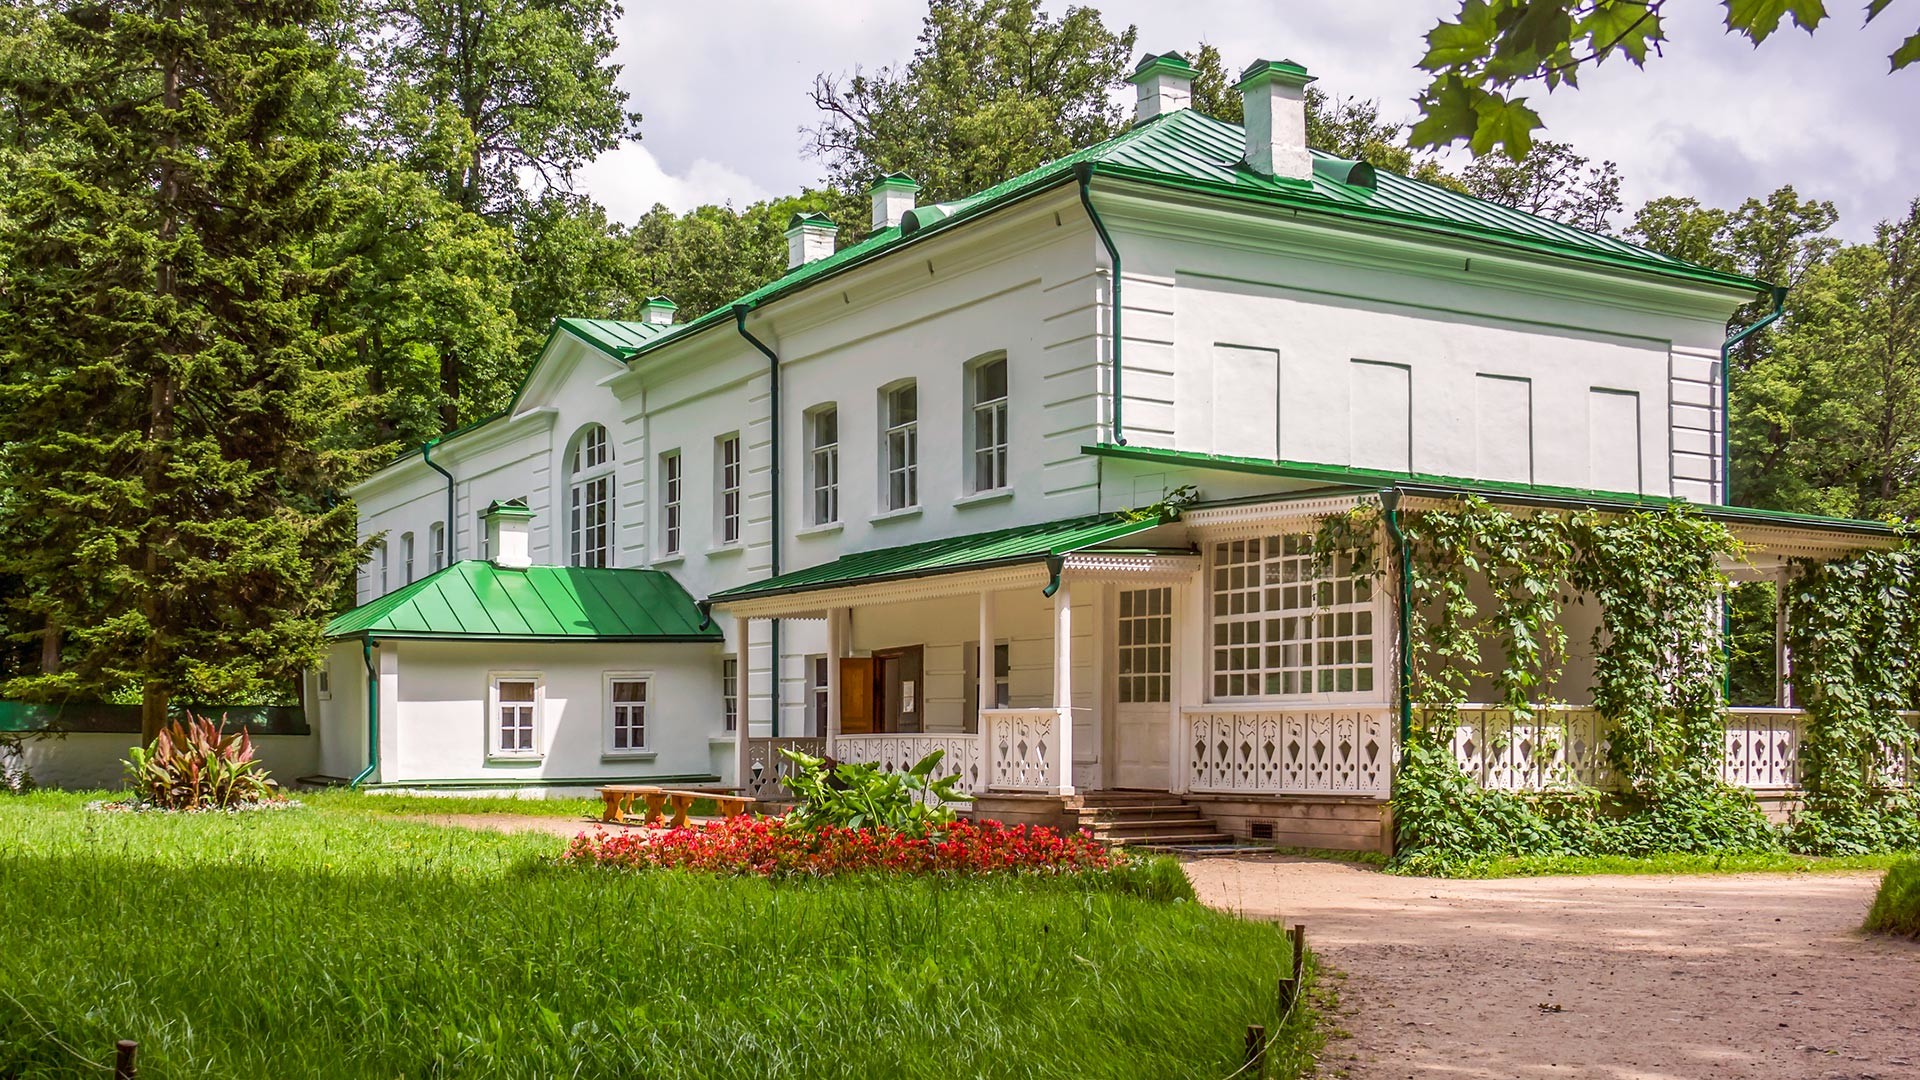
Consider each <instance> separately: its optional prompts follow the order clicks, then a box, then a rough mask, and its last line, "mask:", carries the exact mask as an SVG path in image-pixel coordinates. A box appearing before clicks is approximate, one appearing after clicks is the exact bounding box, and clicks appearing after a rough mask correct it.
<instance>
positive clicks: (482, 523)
mask: <svg viewBox="0 0 1920 1080" xmlns="http://www.w3.org/2000/svg"><path fill="white" fill-rule="evenodd" d="M473 535H475V536H476V537H479V540H478V541H477V542H475V544H474V545H473V546H474V547H475V548H476V549H478V550H479V552H480V561H481V562H486V561H487V560H488V559H491V558H493V541H492V540H491V539H489V538H488V536H487V515H486V514H484V513H482V514H478V515H476V516H475V517H474V519H473Z"/></svg>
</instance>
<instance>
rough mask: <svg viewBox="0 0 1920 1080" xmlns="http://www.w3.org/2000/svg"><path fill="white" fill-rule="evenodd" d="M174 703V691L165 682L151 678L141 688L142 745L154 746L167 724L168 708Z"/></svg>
mask: <svg viewBox="0 0 1920 1080" xmlns="http://www.w3.org/2000/svg"><path fill="white" fill-rule="evenodd" d="M172 704H173V693H172V691H170V690H169V689H168V688H167V685H166V684H165V683H162V682H157V681H155V680H152V679H149V680H147V684H146V685H145V686H142V687H141V688H140V745H141V746H152V745H153V740H155V739H157V738H159V737H160V729H161V728H164V727H166V726H167V708H168V706H170V705H172Z"/></svg>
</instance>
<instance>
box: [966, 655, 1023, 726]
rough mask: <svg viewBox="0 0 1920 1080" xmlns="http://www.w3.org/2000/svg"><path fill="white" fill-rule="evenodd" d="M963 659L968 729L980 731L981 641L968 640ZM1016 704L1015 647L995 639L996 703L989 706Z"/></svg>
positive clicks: (994, 692) (994, 686) (994, 677)
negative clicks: (1014, 685)
mask: <svg viewBox="0 0 1920 1080" xmlns="http://www.w3.org/2000/svg"><path fill="white" fill-rule="evenodd" d="M964 649H965V650H966V651H965V653H964V658H963V660H962V667H963V668H964V676H963V677H964V678H965V679H966V683H967V715H966V716H965V717H963V718H962V719H963V720H964V721H965V723H966V730H968V731H978V730H979V726H978V725H979V723H980V643H979V642H977V641H969V642H967V643H966V645H965V646H964ZM1012 704H1013V647H1012V646H1011V645H1009V644H1008V643H1006V642H1004V641H1001V642H996V643H995V644H994V646H993V703H992V704H990V705H988V706H987V708H989V709H1004V708H1007V707H1009V706H1010V705H1012Z"/></svg>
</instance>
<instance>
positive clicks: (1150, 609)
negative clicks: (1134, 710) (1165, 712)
mask: <svg viewBox="0 0 1920 1080" xmlns="http://www.w3.org/2000/svg"><path fill="white" fill-rule="evenodd" d="M1114 621H1115V629H1116V630H1117V631H1118V638H1119V640H1118V641H1117V642H1116V643H1115V645H1114V648H1115V652H1116V653H1117V654H1118V655H1117V657H1116V659H1117V660H1118V664H1117V667H1118V669H1119V675H1118V682H1119V687H1118V689H1119V697H1120V703H1121V704H1122V705H1141V704H1147V703H1159V702H1169V701H1172V700H1173V589H1172V587H1171V586H1167V585H1161V586H1159V587H1157V588H1151V589H1122V590H1121V591H1120V612H1119V614H1118V615H1117V616H1116V617H1115V620H1114Z"/></svg>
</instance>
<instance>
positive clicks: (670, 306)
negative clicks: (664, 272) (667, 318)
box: [641, 296, 680, 311]
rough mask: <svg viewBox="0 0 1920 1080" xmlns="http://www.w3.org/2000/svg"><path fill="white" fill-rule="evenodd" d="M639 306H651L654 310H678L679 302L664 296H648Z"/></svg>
mask: <svg viewBox="0 0 1920 1080" xmlns="http://www.w3.org/2000/svg"><path fill="white" fill-rule="evenodd" d="M641 306H642V307H646V308H651V309H653V310H655V311H678V310H679V309H680V305H679V304H676V303H674V302H673V301H672V300H670V299H668V298H667V297H664V296H649V297H647V302H646V303H645V304H642V305H641Z"/></svg>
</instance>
